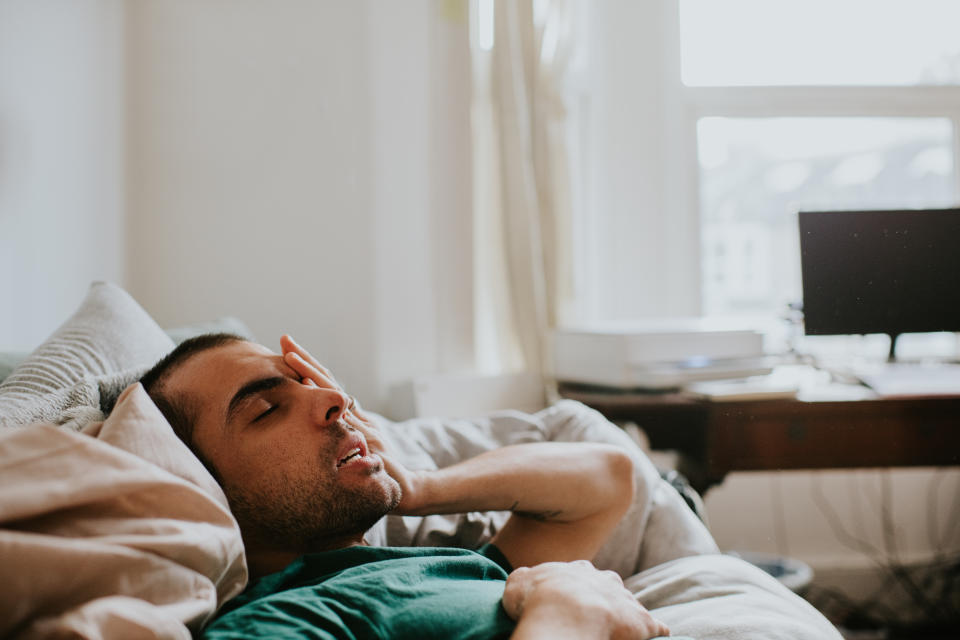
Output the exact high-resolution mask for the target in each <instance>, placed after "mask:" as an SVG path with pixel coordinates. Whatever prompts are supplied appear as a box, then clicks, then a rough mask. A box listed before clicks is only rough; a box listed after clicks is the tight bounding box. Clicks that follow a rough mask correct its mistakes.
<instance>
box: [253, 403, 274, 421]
mask: <svg viewBox="0 0 960 640" xmlns="http://www.w3.org/2000/svg"><path fill="white" fill-rule="evenodd" d="M279 407H280V405H278V404H271V405H270V407H269V408H268V409H267V410H266V411H264V412H263V413H261V414H260V415H258V416H257V417H256V418H254V419H253V420H252V421H251V422H259V421H261V420H263V419H264V418H266V417H267V416H269V415H270V414H271V413H273V412H274V411H275V410H277V409H278V408H279Z"/></svg>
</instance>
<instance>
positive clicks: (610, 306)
mask: <svg viewBox="0 0 960 640" xmlns="http://www.w3.org/2000/svg"><path fill="white" fill-rule="evenodd" d="M590 8H591V12H592V14H593V16H592V17H593V22H594V24H595V26H594V28H593V29H592V30H591V41H590V43H589V47H590V51H591V55H590V62H591V65H592V67H591V78H592V83H593V86H592V87H591V91H590V104H589V109H588V112H589V114H590V118H589V122H587V123H586V127H587V130H589V131H590V139H589V147H590V148H589V149H588V152H589V153H588V157H587V163H586V164H587V166H589V167H590V175H589V176H588V178H589V180H588V181H587V187H588V197H587V198H586V207H585V212H584V215H585V216H586V217H588V218H589V219H590V220H591V221H592V224H593V231H592V233H593V235H592V236H591V237H590V238H587V240H588V241H589V242H592V245H591V246H590V247H588V249H587V251H586V253H587V254H588V255H590V256H591V262H590V263H589V264H588V268H589V269H591V270H592V271H591V272H590V278H589V284H590V286H588V287H585V289H587V293H586V295H584V296H582V298H583V299H586V300H588V301H587V302H586V303H585V306H587V307H588V308H587V310H586V312H584V313H583V315H584V317H587V318H591V319H593V320H594V321H600V322H602V321H608V320H612V321H617V320H629V319H632V318H639V317H648V316H678V315H697V314H706V315H727V314H736V315H744V314H750V315H753V316H757V317H759V316H764V317H766V318H770V317H777V316H780V315H781V314H782V313H783V311H784V305H785V303H787V302H792V301H797V300H799V297H800V281H799V264H798V263H799V257H798V255H797V248H796V244H797V239H796V235H797V224H796V212H797V211H798V210H800V209H805V208H806V209H816V208H831V209H842V208H847V209H852V208H870V207H875V208H898V207H944V206H957V204H958V202H960V187H958V185H960V166H958V164H960V163H958V158H960V151H958V149H960V39H957V38H956V35H955V28H954V27H955V25H957V24H960V2H956V1H955V0H885V1H883V2H876V1H873V0H843V2H836V1H835V0H778V1H776V2H772V1H770V0H679V2H674V1H673V0H657V1H655V2H627V1H615V0H608V1H606V2H599V3H590Z"/></svg>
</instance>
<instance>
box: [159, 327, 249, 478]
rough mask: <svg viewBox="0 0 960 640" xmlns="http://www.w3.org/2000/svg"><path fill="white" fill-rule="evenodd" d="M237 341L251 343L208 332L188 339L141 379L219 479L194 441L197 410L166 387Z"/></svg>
mask: <svg viewBox="0 0 960 640" xmlns="http://www.w3.org/2000/svg"><path fill="white" fill-rule="evenodd" d="M233 342H248V340H247V339H246V338H244V337H242V336H238V335H235V334H232V333H204V334H202V335H199V336H194V337H192V338H188V339H186V340H184V341H183V342H181V343H180V344H179V345H177V347H176V348H175V349H174V350H173V351H171V352H170V353H168V354H167V355H165V356H164V357H163V358H162V359H161V360H160V361H159V362H157V363H156V364H155V365H153V366H152V367H151V368H150V370H149V371H147V372H146V373H145V374H143V376H142V377H141V378H140V384H142V385H143V388H144V389H145V390H146V392H147V395H149V396H150V399H151V400H153V403H154V404H155V405H157V408H158V409H160V413H162V414H163V417H164V418H166V419H167V422H169V423H170V426H171V427H173V432H174V433H175V434H177V437H178V438H180V440H182V441H183V443H184V444H185V445H187V446H188V447H189V448H190V450H191V451H193V453H194V455H196V456H197V457H198V458H199V459H200V461H201V462H202V463H203V465H204V466H205V467H206V468H207V470H208V471H210V473H212V474H213V476H214V477H218V474H217V472H216V469H215V468H214V467H213V465H212V464H210V463H209V461H208V460H207V459H206V458H205V457H204V456H203V454H202V453H201V452H200V451H198V450H197V447H196V446H195V445H194V442H193V427H194V423H195V421H196V407H195V406H193V405H192V403H190V402H189V401H188V399H187V398H185V397H183V396H181V395H172V394H170V393H169V392H168V391H167V389H166V388H165V386H166V381H167V379H168V378H169V377H170V375H171V374H172V373H173V372H174V371H176V370H177V369H178V368H179V367H181V366H182V365H183V364H184V363H185V362H186V361H187V360H189V359H190V358H192V357H193V356H195V355H197V354H198V353H201V352H203V351H207V350H208V349H214V348H216V347H220V346H223V345H226V344H230V343H233Z"/></svg>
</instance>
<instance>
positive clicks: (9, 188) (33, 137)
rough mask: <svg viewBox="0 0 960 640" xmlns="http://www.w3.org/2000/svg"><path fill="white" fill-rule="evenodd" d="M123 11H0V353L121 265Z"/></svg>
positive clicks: (96, 1) (32, 0)
mask: <svg viewBox="0 0 960 640" xmlns="http://www.w3.org/2000/svg"><path fill="white" fill-rule="evenodd" d="M122 15H123V12H122V6H121V2H120V1H119V0H45V1H43V2H38V1H36V0H0V296H2V298H0V299H2V300H3V304H2V305H0V308H2V309H3V311H2V312H0V349H17V350H24V351H29V350H30V349H32V348H33V347H35V346H36V345H37V344H39V343H40V342H41V341H43V340H44V339H45V338H46V337H47V336H48V335H49V334H50V333H51V332H52V331H53V330H54V329H56V327H57V326H58V325H59V324H60V323H61V322H62V321H63V320H65V319H66V318H67V316H69V315H70V313H72V312H73V310H74V308H75V307H76V306H77V304H78V303H79V302H80V300H81V299H82V298H83V296H84V294H85V293H86V289H87V285H88V284H89V283H90V281H92V280H113V281H117V282H120V281H122V280H123V277H124V265H123V251H122V247H123V235H124V224H123V154H122V151H123V143H122V132H123V127H122V122H123V93H122V75H123V31H122V28H123V21H122Z"/></svg>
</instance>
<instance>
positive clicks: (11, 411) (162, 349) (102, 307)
mask: <svg viewBox="0 0 960 640" xmlns="http://www.w3.org/2000/svg"><path fill="white" fill-rule="evenodd" d="M173 346H174V343H173V341H172V340H171V339H170V337H169V336H168V335H167V334H166V333H164V331H163V329H161V328H160V326H159V325H158V324H157V323H156V322H154V320H153V318H151V317H150V315H149V314H147V312H146V311H144V310H143V308H142V307H140V305H139V304H137V302H136V301H135V300H134V299H133V298H132V297H131V296H130V295H129V294H128V293H127V292H126V291H124V290H123V289H121V288H120V287H118V286H117V285H114V284H111V283H108V282H94V283H93V284H92V285H91V286H90V290H89V291H88V293H87V296H86V298H85V299H84V300H83V303H81V305H80V307H79V308H78V309H77V311H76V312H75V313H74V314H73V315H72V316H71V317H70V318H69V319H67V321H66V322H64V323H63V325H61V326H60V328H59V329H57V330H56V331H55V332H54V333H53V335H51V336H50V337H49V338H48V339H47V340H46V341H45V342H44V343H43V344H42V345H40V346H39V347H38V348H37V349H36V350H35V351H34V352H33V353H31V354H30V356H29V357H27V359H26V360H25V361H23V362H22V363H21V364H20V365H19V366H17V368H16V369H14V371H13V373H11V374H10V376H9V377H8V378H7V379H6V380H4V381H3V383H2V384H0V427H3V426H22V425H26V424H29V423H31V422H55V423H57V424H61V425H64V424H70V426H72V427H73V428H77V429H78V428H81V427H82V426H83V424H86V423H87V422H89V421H90V420H91V419H100V420H102V419H103V413H102V412H103V411H108V410H109V409H110V407H111V406H112V405H113V402H114V401H115V399H116V397H117V396H118V395H119V394H120V392H121V391H122V390H123V389H124V388H126V387H127V386H128V385H129V384H130V383H131V382H133V381H135V380H137V379H138V378H139V376H140V375H141V374H142V373H143V371H145V370H146V368H147V367H149V366H151V365H153V364H154V363H155V362H156V361H158V360H159V359H160V358H162V357H163V356H164V355H165V354H166V353H168V352H169V351H170V350H171V349H173Z"/></svg>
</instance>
